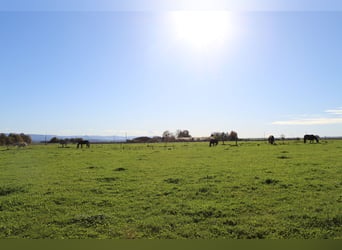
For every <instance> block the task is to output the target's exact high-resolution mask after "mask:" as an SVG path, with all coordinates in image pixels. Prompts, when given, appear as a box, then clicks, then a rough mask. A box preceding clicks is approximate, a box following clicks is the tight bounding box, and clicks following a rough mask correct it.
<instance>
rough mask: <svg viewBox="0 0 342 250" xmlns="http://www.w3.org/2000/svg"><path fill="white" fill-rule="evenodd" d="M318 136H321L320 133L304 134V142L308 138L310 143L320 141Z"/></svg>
mask: <svg viewBox="0 0 342 250" xmlns="http://www.w3.org/2000/svg"><path fill="white" fill-rule="evenodd" d="M318 138H319V136H318V135H304V143H306V141H307V140H309V141H310V143H313V142H314V141H316V142H317V143H319V140H318Z"/></svg>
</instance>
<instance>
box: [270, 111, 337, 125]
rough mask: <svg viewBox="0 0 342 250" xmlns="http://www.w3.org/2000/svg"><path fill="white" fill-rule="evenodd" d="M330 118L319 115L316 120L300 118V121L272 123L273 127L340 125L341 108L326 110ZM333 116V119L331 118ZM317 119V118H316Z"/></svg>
mask: <svg viewBox="0 0 342 250" xmlns="http://www.w3.org/2000/svg"><path fill="white" fill-rule="evenodd" d="M325 113H328V114H329V115H330V117H325V116H327V115H325V114H323V115H320V116H319V117H318V118H301V119H291V120H287V121H275V122H272V124H273V125H329V124H342V117H341V115H342V107H341V108H337V109H328V110H326V111H325ZM331 115H333V116H334V117H331ZM316 117H317V116H316Z"/></svg>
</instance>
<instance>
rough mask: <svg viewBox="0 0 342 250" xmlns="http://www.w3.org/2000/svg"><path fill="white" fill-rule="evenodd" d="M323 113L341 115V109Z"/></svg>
mask: <svg viewBox="0 0 342 250" xmlns="http://www.w3.org/2000/svg"><path fill="white" fill-rule="evenodd" d="M325 112H326V113H329V114H332V115H342V107H341V108H338V109H328V110H326V111H325Z"/></svg>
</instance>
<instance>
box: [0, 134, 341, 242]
mask: <svg viewBox="0 0 342 250" xmlns="http://www.w3.org/2000/svg"><path fill="white" fill-rule="evenodd" d="M232 144H235V142H234V143H233V142H232ZM69 146H70V147H67V148H62V147H58V145H47V146H46V145H29V146H28V147H26V148H10V149H9V150H7V148H6V147H0V173H1V175H0V238H1V239H7V238H30V239H45V238H47V239H49V238H50V239H72V238H75V239H89V238H96V239H326V238H327V239H342V141H338V140H336V141H333V140H331V141H330V140H329V141H326V142H322V143H320V144H304V143H303V142H302V141H298V142H297V141H286V142H285V144H281V143H280V144H278V145H269V144H267V143H266V142H240V143H239V146H238V147H236V146H233V145H230V144H229V143H226V145H221V142H220V143H219V145H218V146H216V147H209V146H208V143H197V142H196V143H174V144H167V145H165V144H149V145H148V144H122V145H120V144H96V145H91V146H90V148H86V147H84V148H82V149H81V148H79V149H77V148H76V146H75V145H69Z"/></svg>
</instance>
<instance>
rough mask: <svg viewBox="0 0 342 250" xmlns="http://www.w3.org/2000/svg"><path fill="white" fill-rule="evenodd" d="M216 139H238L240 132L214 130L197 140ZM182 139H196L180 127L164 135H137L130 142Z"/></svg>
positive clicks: (176, 140)
mask: <svg viewBox="0 0 342 250" xmlns="http://www.w3.org/2000/svg"><path fill="white" fill-rule="evenodd" d="M210 139H216V140H218V141H222V143H223V144H224V142H225V141H235V142H237V141H238V134H237V132H235V131H231V132H213V133H211V134H210V136H208V137H206V138H202V139H200V138H197V140H210ZM180 141H195V138H193V137H192V136H191V134H190V132H189V130H180V129H178V130H177V131H176V132H175V133H172V132H170V131H169V130H165V131H164V132H163V134H162V136H161V137H160V136H154V137H147V136H142V137H137V138H134V139H132V140H129V141H128V142H180Z"/></svg>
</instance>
